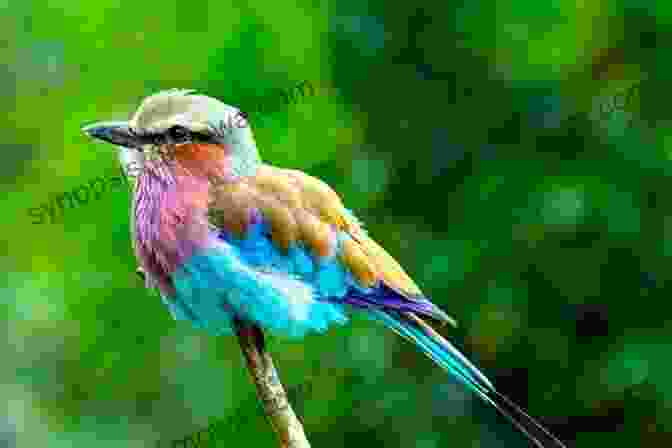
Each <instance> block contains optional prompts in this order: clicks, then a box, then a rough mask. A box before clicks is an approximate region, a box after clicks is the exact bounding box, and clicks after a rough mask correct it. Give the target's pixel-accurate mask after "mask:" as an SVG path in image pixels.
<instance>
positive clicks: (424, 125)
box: [0, 0, 672, 448]
mask: <svg viewBox="0 0 672 448" xmlns="http://www.w3.org/2000/svg"><path fill="white" fill-rule="evenodd" d="M0 8H1V10H2V13H1V14H0V43H2V45H0V60H2V61H3V63H2V65H0V95H1V97H2V101H0V111H1V113H0V120H1V123H0V130H1V131H0V132H1V139H0V151H1V152H0V157H2V160H1V163H0V179H1V180H2V186H3V190H4V192H3V193H2V194H1V195H0V196H1V199H0V200H1V201H2V210H4V213H5V215H4V218H3V219H2V221H1V222H2V228H0V231H1V232H2V233H1V234H2V235H3V238H1V239H0V244H1V245H2V246H3V249H4V250H2V252H0V256H1V258H0V263H2V264H1V265H0V280H1V281H0V288H1V290H2V295H1V296H0V297H1V299H0V303H1V306H0V309H1V311H0V313H1V314H2V318H3V322H2V323H3V324H4V325H3V328H5V329H6V335H7V336H6V337H0V360H1V362H0V401H1V402H2V403H3V404H5V403H6V407H0V446H7V447H14V446H18V447H38V446H39V447H50V448H51V447H55V448H61V447H91V446H96V447H118V446H123V447H147V446H155V443H156V441H157V440H159V439H160V440H162V441H164V442H162V443H164V444H165V445H162V446H169V441H170V440H173V439H176V438H182V437H185V436H187V435H189V434H190V433H192V432H194V431H197V430H199V429H201V428H205V427H206V426H207V425H208V424H211V423H213V422H217V421H225V420H226V419H227V418H229V417H231V416H232V415H234V414H235V413H236V412H237V413H238V414H239V415H241V416H244V417H245V418H242V417H241V419H239V420H238V421H239V423H236V424H232V425H231V427H230V430H227V429H226V425H223V426H220V428H222V429H219V430H218V431H219V432H218V438H217V442H216V446H222V447H224V446H241V445H242V446H254V447H256V446H260V447H261V446H275V440H274V435H273V433H272V432H271V429H270V426H269V425H268V423H266V422H265V421H264V419H263V417H262V416H261V414H260V412H259V409H258V405H257V404H256V398H255V391H254V388H253V386H252V384H251V382H250V381H249V379H248V377H247V372H246V370H245V369H244V367H243V366H244V364H243V361H242V356H241V354H240V350H239V348H238V346H237V343H236V341H235V340H234V339H233V338H224V337H222V338H214V337H209V336H207V335H205V334H204V333H201V332H199V331H198V330H194V329H191V328H190V327H189V326H188V324H186V323H176V322H174V321H173V320H172V319H171V317H170V315H169V313H168V311H167V309H166V308H165V307H164V305H163V304H162V303H161V302H160V300H159V298H158V296H157V295H156V293H154V292H150V291H148V290H145V289H144V288H143V285H142V283H141V282H140V281H139V280H138V279H137V277H136V276H135V274H134V270H135V267H136V264H135V260H134V258H133V254H132V251H131V245H130V236H129V216H128V215H129V192H128V188H127V187H126V186H123V188H121V187H119V186H117V187H116V188H115V189H112V188H109V189H108V190H107V191H106V192H105V193H104V194H101V195H100V197H99V198H98V199H95V198H94V199H90V200H87V201H85V202H86V203H83V204H78V205H77V206H75V207H69V208H67V209H66V210H65V213H64V214H63V215H62V216H59V218H58V220H57V222H49V221H46V222H43V223H41V224H33V222H34V218H33V217H31V215H29V210H30V209H31V208H35V207H37V208H39V207H41V206H42V205H44V204H49V203H50V201H53V200H54V197H55V196H56V195H58V194H60V193H62V192H69V191H72V190H74V189H76V188H77V187H78V186H80V185H82V184H87V183H89V182H90V181H91V180H92V179H95V178H96V177H98V176H100V177H103V178H106V179H107V178H110V177H114V176H116V175H117V173H118V169H119V163H118V161H117V156H116V154H115V153H114V150H113V148H112V147H111V146H108V145H105V144H102V143H96V142H93V141H91V140H90V139H87V138H86V137H85V136H84V135H83V134H82V133H81V132H80V127H81V126H82V125H83V124H85V123H90V122H92V121H95V120H113V119H126V118H128V117H129V116H130V114H131V113H132V112H133V111H134V110H135V108H136V107H137V106H138V104H139V102H140V100H141V99H142V98H143V97H144V96H146V95H148V94H151V93H154V92H156V91H157V90H160V89H165V88H174V87H179V88H193V89H197V90H198V91H199V92H202V93H206V94H208V95H211V96H215V97H217V98H219V99H221V100H223V101H224V102H226V103H229V104H233V105H237V106H240V107H241V108H242V109H243V110H245V109H246V108H253V106H251V105H256V104H258V103H259V102H264V104H267V103H266V102H271V103H273V102H275V103H273V104H275V105H276V106H274V108H271V109H273V110H271V111H270V112H269V113H267V114H264V116H262V117H255V119H254V120H253V122H252V126H253V130H254V132H255V136H256V139H257V142H258V145H259V148H260V151H261V154H262V157H263V158H264V159H265V160H267V161H269V162H271V163H273V164H276V165H280V166H283V167H292V168H298V169H302V170H305V171H307V172H308V173H310V174H312V175H315V176H318V177H320V178H322V179H323V180H325V181H326V182H327V183H329V184H330V185H331V186H332V187H334V189H336V190H337V191H338V192H339V193H340V194H341V195H342V197H343V199H344V201H345V203H346V204H347V205H348V206H349V207H350V208H352V209H354V210H355V211H356V212H357V214H358V215H359V217H360V218H361V219H362V220H363V221H364V222H365V223H366V224H367V227H368V229H369V232H370V233H371V234H372V235H373V236H374V237H375V238H376V239H377V240H378V241H380V242H381V243H382V244H383V245H384V246H385V247H387V248H388V250H389V251H390V252H391V253H392V254H393V255H394V256H395V257H397V258H398V259H399V260H400V262H401V263H402V264H403V265H404V266H405V267H406V268H407V270H408V271H409V272H410V273H411V274H412V275H413V276H414V278H415V279H416V280H417V282H418V283H419V284H420V285H421V287H422V288H423V290H424V291H425V293H427V294H428V295H429V296H430V297H432V298H433V300H434V301H435V302H436V303H437V304H439V305H440V306H441V307H442V308H443V309H445V310H446V311H447V312H449V313H450V314H451V315H453V316H455V317H456V318H457V319H458V321H459V322H460V328H459V329H458V330H455V331H450V332H448V333H449V335H450V337H451V338H452V339H453V340H454V341H455V342H456V343H457V344H458V345H459V346H460V347H463V348H464V350H465V352H466V353H467V354H468V355H469V356H470V357H471V358H472V359H474V360H475V361H476V362H477V363H478V364H479V365H480V366H482V368H483V369H484V371H485V372H486V374H487V375H488V376H489V377H491V378H492V379H493V381H494V382H495V384H497V385H498V387H499V389H500V390H501V391H502V392H504V393H505V394H507V395H509V396H511V397H513V398H514V400H515V401H517V402H519V403H520V404H522V405H524V406H525V407H526V408H527V409H529V411H530V413H531V414H532V415H534V416H537V417H539V419H540V420H541V421H543V422H545V424H547V426H548V427H549V428H551V430H552V431H553V432H554V433H555V434H557V435H558V436H559V437H560V438H561V439H562V440H564V441H566V442H567V443H568V446H571V447H573V446H576V447H594V446H596V445H597V444H600V446H610V447H619V446H623V447H625V446H628V447H632V446H651V447H660V446H670V445H671V441H672V435H671V433H672V428H671V425H670V423H671V422H672V386H671V385H670V382H669V377H668V376H667V375H668V374H669V372H670V362H669V358H668V356H670V354H669V353H670V349H671V348H672V339H671V338H670V336H671V333H672V327H670V326H669V325H667V324H668V321H669V319H670V317H669V316H670V312H671V311H672V304H670V301H669V298H668V296H667V294H668V293H669V289H670V275H671V269H670V267H669V266H668V263H669V260H670V256H671V255H672V231H671V229H672V228H671V227H670V226H671V225H672V220H671V216H672V214H671V212H672V207H671V206H670V201H669V200H668V191H669V184H670V182H669V181H670V174H672V164H671V157H672V152H671V149H670V148H671V146H670V145H671V144H672V132H671V131H670V130H669V129H670V126H669V124H670V119H671V118H672V114H671V113H670V108H669V105H668V101H667V99H666V98H667V94H668V92H669V91H670V88H669V80H670V78H671V76H670V75H671V74H672V73H671V71H672V65H670V61H671V60H672V54H670V53H671V52H672V8H671V7H670V3H669V2H654V1H647V0H640V1H637V2H631V1H628V2H625V1H610V2H607V1H605V0H602V1H599V0H598V1H590V2H581V1H579V2H571V1H568V0H553V1H540V2H533V1H526V2H523V1H518V0H513V1H510V2H498V1H495V0H484V1H463V2H457V3H456V2H445V1H436V2H433V3H431V2H426V3H425V4H423V5H421V6H420V5H416V4H415V3H414V2H390V1H387V2H385V1H371V2H362V1H353V0H340V1H333V0H332V1H326V2H325V1H322V2H306V1H292V0H283V1H252V2H236V3H231V2H227V1H217V2H209V3H204V2H201V1H189V2H178V3H171V2H166V1H161V2H159V1H153V0H150V1H145V2H140V1H133V2H130V1H119V0H96V1H90V2H84V1H81V2H80V1H75V0H68V1H63V2H52V1H32V2H31V1H25V2H21V1H18V0H16V1H12V2H7V1H6V0H5V1H1V0H0ZM303 80H309V81H311V82H312V83H314V84H315V85H316V86H319V91H318V92H317V93H316V95H313V96H306V97H304V98H302V99H301V100H300V101H297V102H296V103H295V104H289V105H284V104H283V103H282V101H278V96H279V92H280V91H282V90H284V89H287V88H291V86H293V85H295V84H296V83H298V82H301V81H303ZM634 86H636V87H634ZM628 89H630V90H628ZM628 91H630V92H636V94H634V93H633V94H631V95H628V94H625V93H624V92H628ZM624 98H627V101H625V100H624ZM614 106H617V107H614ZM269 346H270V349H271V351H272V353H273V356H274V358H275V360H276V363H277V366H278V368H279V371H280V375H281V378H282V380H283V382H284V383H285V385H286V386H287V387H288V388H294V389H293V390H294V392H293V393H292V397H291V398H292V400H293V401H294V402H295V403H296V407H297V411H298V412H299V414H300V415H301V416H302V419H303V421H304V423H305V428H306V432H307V434H308V437H309V438H310V440H311V441H312V444H313V446H314V447H315V448H326V447H341V446H344V445H346V444H347V446H351V447H354V446H386V447H395V446H399V447H401V446H403V447H411V446H413V447H419V448H435V447H444V446H450V447H453V448H458V447H465V448H466V447H470V448H475V447H488V448H490V447H504V446H506V447H514V446H520V447H523V446H527V445H526V442H525V441H524V440H523V439H522V438H521V437H520V436H519V435H518V434H517V433H516V432H515V431H514V430H513V429H511V428H510V427H509V426H508V425H507V424H506V423H505V422H504V421H503V420H502V419H501V418H500V417H499V416H498V415H497V414H496V413H495V412H494V411H493V410H492V409H489V408H488V407H487V406H485V405H482V404H481V403H479V402H478V400H476V399H474V397H473V396H471V395H470V394H468V393H466V392H465V391H464V390H463V389H462V388H461V387H460V386H459V385H457V384H455V382H453V381H452V380H451V379H450V378H449V377H448V376H447V375H446V374H444V373H443V372H442V371H441V370H440V369H439V368H438V367H435V366H434V365H433V364H432V363H431V362H430V361H429V360H427V359H426V358H425V357H423V356H422V355H421V354H420V353H418V352H417V351H416V350H415V349H414V348H413V347H412V346H410V345H409V344H407V343H406V342H404V341H402V340H400V338H398V337H397V336H396V335H395V334H393V333H392V332H390V331H387V330H385V329H384V328H382V327H381V326H379V325H377V324H375V323H372V322H369V321H368V320H366V319H364V318H359V317H358V318H355V319H354V321H353V323H352V325H350V326H348V327H345V328H339V329H336V330H334V331H330V332H329V333H328V334H326V335H316V336H310V337H308V338H307V339H306V340H305V342H303V343H296V342H289V341H285V340H282V339H279V338H272V339H271V340H270V342H269ZM302 384H303V385H306V384H310V387H307V386H306V387H299V385H302ZM212 446H215V445H212Z"/></svg>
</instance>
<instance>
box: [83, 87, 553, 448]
mask: <svg viewBox="0 0 672 448" xmlns="http://www.w3.org/2000/svg"><path fill="white" fill-rule="evenodd" d="M83 131H84V132H85V133H86V134H88V135H89V136H91V137H94V138H96V139H100V140H104V141H106V142H109V143H113V144H115V145H118V146H119V147H120V155H121V158H122V163H124V164H130V163H133V164H135V165H136V167H138V168H140V170H139V173H138V176H137V180H136V185H135V188H134V197H133V209H132V214H131V215H132V233H133V238H134V251H135V254H136V257H137V259H138V263H139V265H140V266H141V267H142V269H143V270H144V271H145V274H146V286H147V287H150V288H154V287H155V288H158V290H159V292H160V295H161V298H162V301H163V303H164V304H165V305H166V306H167V307H168V309H169V310H170V313H171V314H172V316H173V317H174V318H175V319H176V320H187V321H190V322H191V323H192V325H194V326H195V327H198V328H202V329H204V330H206V331H208V332H210V333H212V334H216V335H220V334H233V332H234V331H235V328H234V322H235V321H236V320H241V321H246V322H250V323H253V324H255V325H258V326H259V327H260V328H262V329H263V330H266V331H268V332H270V333H275V334H283V335H286V336H290V337H297V338H300V337H303V336H304V335H306V334H308V333H315V332H324V331H325V330H327V328H329V327H330V326H332V325H342V324H345V323H346V322H347V321H348V316H349V314H350V313H354V312H361V313H366V314H367V315H368V316H370V317H372V318H373V319H375V320H378V321H380V322H381V323H382V324H384V325H385V326H387V327H388V328H390V329H392V330H393V331H395V332H396V333H398V334H399V335H401V336H402V337H404V338H405V339H407V340H409V341H411V342H413V343H414V344H415V345H416V346H417V347H418V348H419V349H420V350H421V351H423V352H424V353H425V354H426V355H427V356H429V357H430V358H431V359H432V360H433V361H434V362H436V363H437V364H438V365H439V366H441V367H442V368H444V369H445V370H447V371H448V372H449V373H451V374H452V375H454V376H455V378H456V379H457V380H458V381H460V382H461V383H463V384H464V385H465V386H466V387H467V388H469V389H470V390H472V391H473V392H474V393H475V394H476V395H477V396H479V397H480V398H481V399H483V400H484V401H486V402H487V403H490V404H491V405H493V406H494V407H495V408H496V409H497V410H498V411H499V412H500V413H501V414H502V415H504V416H505V417H506V418H507V419H508V420H509V421H510V422H511V423H512V424H513V425H515V426H516V427H517V428H518V429H519V430H520V431H522V432H523V433H524V434H525V435H526V436H527V437H529V439H530V440H531V441H532V442H534V443H535V444H536V445H537V446H539V447H563V444H562V443H561V442H560V441H559V440H558V439H557V438H555V437H554V436H553V435H551V434H550V433H549V432H548V431H547V430H546V429H544V428H543V427H542V426H541V425H540V424H539V423H537V422H536V421H535V420H534V419H533V418H532V417H530V416H529V415H528V414H527V413H526V412H524V411H523V410H522V409H521V408H520V407H518V406H517V405H516V404H514V403H513V402H511V401H510V400H509V399H508V398H506V397H505V396H504V395H502V394H501V393H499V392H498V391H497V390H496V389H495V387H494V385H493V384H492V382H491V381H490V380H489V379H488V378H486V376H485V375H484V374H483V373H482V372H481V371H480V370H479V369H478V368H476V367H475V366H474V365H473V364H472V363H471V362H470V361H469V360H468V359H467V358H466V357H465V356H464V355H462V354H461V353H460V351H458V349H457V348H455V346H453V344H451V343H450V342H449V341H448V340H446V339H445V338H443V337H442V336H441V335H440V334H439V333H438V332H437V331H436V330H435V329H434V328H433V327H432V325H431V324H430V322H431V323H440V324H441V323H443V324H445V323H450V324H455V322H454V320H453V319H452V318H451V317H450V316H448V315H447V314H446V313H445V312H444V311H442V310H441V309H439V308H438V307H437V306H436V305H434V304H433V303H432V302H431V301H430V300H429V298H427V297H426V296H425V295H424V294H423V293H422V291H421V290H420V288H418V286H417V285H416V284H415V283H414V282H413V280H412V279H411V278H410V277H409V276H408V274H407V273H406V272H405V271H404V269H403V268H402V267H401V266H400V265H399V263H397V262H396V261H395V260H394V258H392V256H390V255H389V254H388V253H387V252H386V251H385V249H383V248H382V247H381V246H380V245H379V244H378V243H376V242H375V241H374V240H373V239H372V238H371V237H370V236H369V235H368V234H367V232H366V231H365V230H364V228H363V226H362V224H361V222H359V221H358V220H357V218H356V217H355V216H354V214H353V213H352V212H351V211H350V210H348V209H347V208H346V207H345V206H344V204H343V203H342V201H341V199H340V198H339V196H338V195H337V194H336V193H335V192H334V191H333V190H332V189H331V188H330V187H329V186H328V185H326V184H325V183H324V182H322V181H320V180H318V179H316V178H314V177H311V176H309V175H308V174H305V173H303V172H301V171H298V170H292V169H284V168H279V167H275V166H272V165H269V164H267V163H264V162H263V161H262V160H261V158H260V156H259V152H258V150H257V145H256V143H255V140H254V137H253V134H252V131H251V129H250V126H249V123H248V122H247V120H246V116H245V114H244V113H241V112H240V110H239V109H238V108H236V107H233V106H230V105H227V104H224V103H222V102H220V101H219V100H217V99H215V98H212V97H208V96H205V95H197V94H194V91H192V90H178V89H173V90H166V91H161V92H159V93H157V94H154V95H151V96H149V97H147V98H145V99H144V101H143V102H142V104H141V105H140V107H139V108H138V110H137V111H136V112H135V114H134V116H133V118H132V119H131V120H130V121H127V122H126V121H125V122H101V123H96V124H93V125H89V126H86V127H85V128H83Z"/></svg>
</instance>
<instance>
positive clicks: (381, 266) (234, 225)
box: [210, 165, 454, 324]
mask: <svg viewBox="0 0 672 448" xmlns="http://www.w3.org/2000/svg"><path fill="white" fill-rule="evenodd" d="M210 215H211V217H212V220H213V222H214V223H215V225H217V226H218V227H220V228H222V229H224V230H227V231H229V232H232V233H233V234H234V235H237V236H239V237H244V236H245V233H246V231H247V229H248V228H250V226H251V225H252V223H253V222H254V221H255V219H258V218H259V217H261V218H262V219H263V220H264V221H265V222H266V223H268V227H269V230H270V236H271V239H272V241H273V243H274V244H275V246H276V247H278V248H280V249H281V250H284V251H288V250H289V249H290V247H292V245H293V244H294V243H300V244H302V245H303V246H304V247H306V248H307V249H309V251H310V252H311V255H312V256H313V258H315V259H317V260H320V259H323V260H328V259H331V258H334V257H335V258H336V259H337V260H338V262H339V263H340V264H341V265H342V266H344V267H345V268H346V269H347V270H348V271H349V272H350V273H351V274H352V276H353V277H354V279H356V281H357V282H358V283H359V285H360V286H362V287H364V288H376V287H379V286H380V285H384V286H385V287H387V288H388V289H389V290H391V291H393V292H394V297H395V299H396V300H405V301H407V302H417V303H421V304H423V305H427V307H426V308H425V309H426V310H430V311H429V312H428V313H427V314H428V315H430V316H431V317H434V318H436V319H438V320H440V321H443V322H450V323H453V324H454V319H452V318H451V317H449V316H448V315H446V314H445V313H444V312H442V311H441V310H439V309H438V307H436V306H434V305H433V304H431V302H429V301H428V299H427V298H425V297H424V296H423V294H422V292H421V291H420V288H419V287H418V286H417V285H416V284H415V282H414V281H413V280H412V279H411V278H410V276H409V275H408V274H407V273H406V272H405V271H404V269H403V268H402V267H401V266H400V265H399V263H397V261H396V260H395V259H394V258H393V257H392V256H391V255H390V254H388V253H387V252H386V251H385V249H383V248H382V247H381V246H380V245H379V244H378V243H376V242H375V241H374V240H373V239H372V238H370V237H369V236H368V235H367V234H366V232H365V231H364V229H363V228H362V225H361V224H360V223H359V221H358V220H357V219H356V218H355V217H354V216H353V215H352V214H351V213H350V211H349V210H348V209H346V208H345V206H344V205H343V202H342V201H341V199H340V197H339V196H338V195H337V194H336V192H334V191H333V190H332V189H331V188H330V187H329V186H328V185H327V184H326V183H324V182H322V181H321V180H319V179H317V178H314V177H312V176H309V175H307V174H305V173H303V172H301V171H298V170H288V169H281V168H276V167H272V166H270V165H262V166H261V167H260V168H259V170H258V173H257V175H256V176H254V177H253V178H250V179H247V180H245V181H241V182H236V183H228V184H221V185H217V186H215V187H214V191H213V195H212V201H211V204H210ZM380 297H382V296H380ZM366 300H367V301H368V302H371V301H372V300H373V301H375V300H376V298H375V297H374V295H371V296H367V297H366ZM381 300H382V299H381Z"/></svg>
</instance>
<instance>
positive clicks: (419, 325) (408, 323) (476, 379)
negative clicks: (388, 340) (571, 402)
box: [369, 309, 567, 448]
mask: <svg viewBox="0 0 672 448" xmlns="http://www.w3.org/2000/svg"><path fill="white" fill-rule="evenodd" d="M369 311H370V312H371V314H372V315H373V317H374V318H376V319H377V320H379V321H381V322H382V323H383V324H384V325H385V326H387V327H388V328H390V329H391V330H393V331H394V332H395V333H397V334H399V335H400V336H401V337H403V338H404V339H407V340H408V341H410V342H412V343H413V344H415V345H416V346H418V347H419V348H420V349H421V350H422V351H423V352H424V353H425V354H426V355H427V356H429V357H430V358H431V359H432V360H433V361H434V362H435V363H437V364H438V365H439V366H441V367H442V368H444V369H445V370H446V371H448V372H449V373H451V374H453V375H454V376H455V377H456V378H457V379H458V380H459V381H460V382H461V383H463V384H464V385H466V386H467V387H468V388H469V389H470V390H472V391H473V392H474V393H476V395H478V396H479V397H480V398H481V399H483V400H484V401H486V402H487V403H490V404H491V405H492V406H493V407H494V408H495V409H497V411H498V412H499V413H500V414H502V416H504V417H505V418H506V419H507V420H508V421H509V422H510V423H511V424H512V425H513V426H515V427H516V428H517V429H518V430H519V431H520V432H522V433H523V434H524V435H525V436H526V437H527V438H528V439H529V440H530V441H531V442H532V443H533V444H534V445H535V446H536V447H537V448H567V447H566V446H565V445H564V444H563V443H562V442H561V441H560V440H559V439H558V438H557V437H555V436H554V435H553V434H551V433H550V432H549V431H548V430H547V429H546V428H544V427H543V426H542V425H541V424H540V423H539V422H537V421H536V420H535V419H533V418H532V417H531V416H530V415H529V414H527V412H525V411H524V410H523V409H521V408H520V406H518V405H517V404H515V403H514V402H513V401H511V400H510V399H509V398H507V397H506V396H505V395H503V394H501V393H499V392H497V391H496V390H495V387H494V386H493V384H492V382H491V381H490V380H488V379H487V378H486V377H485V375H483V373H481V372H480V371H479V370H478V368H476V366H474V365H473V364H472V363H471V362H470V361H469V360H468V359H467V358H465V357H464V355H463V354H462V353H460V352H459V350H458V349H457V348H455V346H454V345H453V344H451V343H450V342H449V341H447V340H446V339H445V338H444V337H442V336H441V335H440V334H438V333H437V332H436V331H435V330H434V329H433V328H432V327H431V326H430V325H429V324H427V323H426V322H424V321H423V320H421V319H420V318H418V317H417V316H416V315H415V314H413V313H409V312H405V313H400V312H396V311H393V310H380V309H378V310H376V309H370V310H369Z"/></svg>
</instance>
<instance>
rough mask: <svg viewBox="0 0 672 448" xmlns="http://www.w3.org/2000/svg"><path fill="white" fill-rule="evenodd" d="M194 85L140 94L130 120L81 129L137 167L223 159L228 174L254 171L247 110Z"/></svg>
mask: <svg viewBox="0 0 672 448" xmlns="http://www.w3.org/2000/svg"><path fill="white" fill-rule="evenodd" d="M192 93H193V90H179V89H173V90H164V91H161V92H158V93H156V94H154V95H151V96H149V97H147V98H145V99H144V100H143V101H142V103H141V104H140V107H138V110H137V111H136V112H135V113H134V115H133V118H131V120H129V121H107V122H98V123H94V124H91V125H88V126H85V127H84V128H82V131H83V132H84V133H85V134H87V135H88V136H90V137H93V138H95V139H98V140H103V141H105V142H108V143H112V144H114V145H117V146H119V147H120V158H121V162H122V164H124V165H126V166H128V164H129V163H130V162H133V163H135V166H137V167H138V168H139V169H140V171H139V173H141V172H142V170H143V169H144V168H150V167H152V168H156V167H157V166H158V165H160V164H165V163H174V162H177V165H178V166H189V165H191V166H192V167H193V166H194V164H199V163H200V164H201V165H202V164H204V163H208V162H209V159H212V160H216V159H217V160H220V159H222V158H226V160H227V166H228V167H229V170H230V173H229V174H230V175H232V176H235V177H238V176H247V175H252V174H254V171H255V170H256V167H257V165H258V164H259V163H260V158H259V153H258V150H257V146H256V143H255V141H254V136H253V134H252V130H251V129H250V125H249V123H248V121H247V119H246V115H245V114H244V113H242V112H241V111H240V110H239V109H238V108H236V107H234V106H230V105H228V104H224V103H222V102H221V101H219V100H217V99H215V98H211V97H209V96H205V95H194V94H192Z"/></svg>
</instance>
